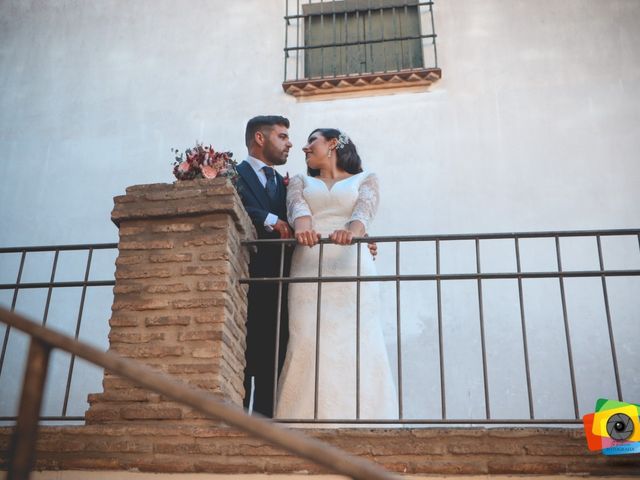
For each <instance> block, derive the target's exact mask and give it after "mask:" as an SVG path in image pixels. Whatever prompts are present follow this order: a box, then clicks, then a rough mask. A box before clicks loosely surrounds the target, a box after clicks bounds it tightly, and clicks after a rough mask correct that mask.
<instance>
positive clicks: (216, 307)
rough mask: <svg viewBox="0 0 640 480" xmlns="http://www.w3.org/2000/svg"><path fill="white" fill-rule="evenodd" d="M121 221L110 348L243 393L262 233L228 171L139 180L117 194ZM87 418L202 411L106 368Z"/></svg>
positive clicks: (222, 392)
mask: <svg viewBox="0 0 640 480" xmlns="http://www.w3.org/2000/svg"><path fill="white" fill-rule="evenodd" d="M114 201H115V208H114V209H113V212H112V214H111V219H112V220H113V222H114V223H115V224H116V225H117V226H118V227H119V229H120V243H119V245H118V247H119V253H118V259H117V260H116V273H115V277H116V282H115V287H114V300H113V306H112V316H111V319H110V321H109V324H110V326H111V331H110V333H109V345H110V346H109V349H110V351H112V352H115V353H118V354H119V355H122V356H124V357H129V358H132V359H135V360H139V361H142V362H145V363H147V364H149V365H151V366H153V367H155V368H157V369H158V370H160V371H162V372H166V373H169V374H171V375H174V376H176V377H178V378H180V379H182V380H183V381H185V382H187V383H189V384H192V385H196V386H198V387H201V388H204V389H206V390H208V391H210V392H211V393H214V394H216V395H219V396H220V397H221V398H223V399H225V400H227V401H229V402H232V403H234V404H236V405H242V398H243V396H244V388H243V382H242V380H243V370H244V349H245V334H246V332H245V318H246V312H247V305H246V303H247V299H246V289H247V288H246V285H240V283H239V279H240V277H243V276H248V261H249V255H248V252H247V249H246V248H244V247H242V246H241V245H240V242H241V240H244V239H253V238H255V233H254V230H253V227H252V225H251V222H250V220H249V217H248V216H247V214H246V212H245V211H244V208H243V207H242V204H241V202H240V198H239V197H238V195H237V193H236V191H235V189H234V187H233V186H232V185H231V183H230V182H229V181H228V180H226V179H222V178H221V179H215V180H194V181H185V182H177V183H175V184H153V185H136V186H132V187H129V188H127V193H126V195H123V196H119V197H115V199H114ZM103 389H104V393H99V394H92V395H89V403H90V404H91V406H90V408H89V410H88V411H87V413H86V421H87V423H120V422H127V421H145V420H153V421H157V420H170V421H180V420H189V419H194V418H199V417H200V415H199V414H196V413H195V412H192V411H191V410H189V409H187V408H184V407H180V406H179V405H177V404H175V403H172V402H169V401H167V400H166V399H164V398H162V397H161V396H159V395H156V394H153V393H150V392H148V391H146V390H144V389H141V388H137V387H135V386H133V385H132V384H130V383H129V382H127V381H124V380H122V379H120V378H119V377H116V376H114V375H112V374H111V373H109V372H105V374H104V380H103Z"/></svg>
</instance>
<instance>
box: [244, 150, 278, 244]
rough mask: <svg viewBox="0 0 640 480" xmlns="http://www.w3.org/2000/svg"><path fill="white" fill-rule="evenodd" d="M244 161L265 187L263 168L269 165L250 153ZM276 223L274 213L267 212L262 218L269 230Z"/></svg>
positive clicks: (265, 179)
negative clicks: (265, 216)
mask: <svg viewBox="0 0 640 480" xmlns="http://www.w3.org/2000/svg"><path fill="white" fill-rule="evenodd" d="M246 162H247V163H248V164H249V165H251V168H253V171H254V172H256V175H257V176H258V180H260V183H261V184H262V186H263V187H265V188H266V186H267V176H266V175H265V173H264V170H263V168H264V167H269V165H267V164H266V163H264V162H263V161H262V160H258V159H257V158H255V157H252V156H251V155H249V156H247V158H246ZM276 223H278V216H277V215H276V214H275V213H269V214H267V218H265V219H264V228H265V229H266V230H267V231H268V232H270V231H272V230H273V226H274V225H275V224H276Z"/></svg>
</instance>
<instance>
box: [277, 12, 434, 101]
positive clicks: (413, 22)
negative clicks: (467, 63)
mask: <svg viewBox="0 0 640 480" xmlns="http://www.w3.org/2000/svg"><path fill="white" fill-rule="evenodd" d="M284 20H285V47H284V83H283V88H284V89H285V91H286V92H287V93H291V94H293V95H304V94H313V93H314V92H315V90H314V87H319V88H320V89H321V90H330V89H332V88H338V89H340V88H342V89H345V88H346V89H348V88H349V87H355V88H358V87H359V88H366V87H371V86H375V85H377V86H379V87H381V86H382V85H385V84H389V82H390V83H391V84H398V83H401V84H402V83H407V84H413V83H421V84H430V83H431V82H432V81H434V80H436V79H438V78H440V74H441V72H440V69H439V68H438V57H437V49H436V33H435V25H434V18H433V2H432V1H418V0H340V1H328V0H327V1H325V0H320V1H313V0H311V1H300V0H295V1H294V0H286V13H285V17H284ZM427 79H428V82H427ZM318 80H324V81H323V82H318ZM340 80H342V83H340ZM314 81H315V82H314ZM387 86H389V85H387ZM298 89H300V91H299V90H298Z"/></svg>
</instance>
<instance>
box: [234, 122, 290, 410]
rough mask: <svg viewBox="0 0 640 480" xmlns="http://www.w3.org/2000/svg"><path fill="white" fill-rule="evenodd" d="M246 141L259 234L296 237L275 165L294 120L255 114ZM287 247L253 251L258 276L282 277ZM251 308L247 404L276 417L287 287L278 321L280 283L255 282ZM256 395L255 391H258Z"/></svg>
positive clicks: (247, 192)
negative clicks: (282, 259)
mask: <svg viewBox="0 0 640 480" xmlns="http://www.w3.org/2000/svg"><path fill="white" fill-rule="evenodd" d="M245 143H246V145H247V150H248V153H249V155H248V156H247V158H246V159H245V160H244V161H243V162H242V163H240V165H238V167H237V170H238V174H239V175H240V177H239V178H238V181H237V187H238V192H239V194H240V198H241V199H242V204H243V205H244V208H245V210H246V211H247V213H248V214H249V217H251V220H252V222H253V225H254V226H255V228H256V232H257V233H258V238H260V239H263V238H292V237H293V234H292V231H291V228H290V227H289V224H288V223H287V206H286V186H285V184H284V182H283V178H282V176H281V175H280V174H279V173H278V172H276V171H275V169H274V168H273V167H274V165H284V164H285V163H286V162H287V157H288V155H289V149H290V148H291V147H292V144H291V142H290V140H289V120H288V119H286V118H285V117H280V116H276V115H267V116H258V117H254V118H252V119H251V120H249V122H248V123H247V128H246V131H245ZM281 252H282V248H281V245H278V244H276V245H260V246H258V248H257V250H256V251H254V252H252V253H251V259H250V264H249V273H250V276H251V277H252V278H260V277H278V276H280V261H281V258H280V257H281ZM289 260H290V249H288V248H285V258H284V271H283V275H284V276H287V275H288V274H289ZM248 300H249V305H248V312H247V350H246V353H245V359H246V368H245V378H244V388H245V398H244V406H245V407H247V408H248V407H249V404H250V402H251V399H252V397H253V410H255V411H256V412H259V413H261V414H263V415H265V416H267V417H272V416H273V392H274V386H275V371H274V370H275V368H274V366H275V356H276V334H277V329H278V321H280V325H279V328H280V339H279V352H278V357H279V358H278V371H280V369H281V368H282V364H283V363H284V356H285V350H286V347H287V341H288V336H289V328H288V317H287V296H286V285H285V284H283V288H282V298H281V302H280V306H281V311H282V312H281V315H280V319H278V284H277V283H275V282H273V283H254V284H251V285H250V286H249V293H248ZM252 394H253V395H252Z"/></svg>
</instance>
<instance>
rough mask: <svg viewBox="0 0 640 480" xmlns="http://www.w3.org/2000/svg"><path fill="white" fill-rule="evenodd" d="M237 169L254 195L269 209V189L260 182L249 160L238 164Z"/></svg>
mask: <svg viewBox="0 0 640 480" xmlns="http://www.w3.org/2000/svg"><path fill="white" fill-rule="evenodd" d="M237 170H238V173H239V174H240V176H241V177H242V178H243V180H244V181H245V183H246V184H247V186H248V187H249V189H250V190H251V192H252V193H253V195H254V197H256V199H257V200H258V202H260V205H262V207H263V208H264V209H265V210H269V197H267V191H266V190H265V189H264V187H263V186H262V183H260V179H259V178H258V176H257V175H256V172H254V171H253V168H251V165H249V164H248V163H247V162H242V163H241V164H240V165H238V167H237Z"/></svg>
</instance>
